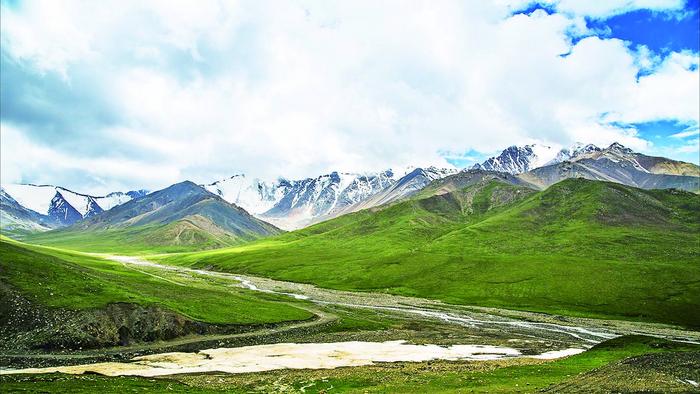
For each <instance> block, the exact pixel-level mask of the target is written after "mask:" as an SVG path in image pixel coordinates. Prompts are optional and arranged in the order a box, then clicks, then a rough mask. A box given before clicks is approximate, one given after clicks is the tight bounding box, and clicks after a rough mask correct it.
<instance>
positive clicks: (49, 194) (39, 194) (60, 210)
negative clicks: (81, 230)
mask: <svg viewBox="0 0 700 394" xmlns="http://www.w3.org/2000/svg"><path fill="white" fill-rule="evenodd" d="M3 189H4V190H5V192H6V193H7V194H8V195H10V196H12V198H13V200H15V201H16V202H17V203H19V204H20V205H21V206H22V207H24V208H27V209H29V210H32V211H34V212H36V213H38V214H40V215H46V216H47V217H49V218H51V220H53V221H54V226H56V225H58V226H67V225H70V224H73V223H75V222H76V221H78V220H80V219H82V218H86V217H90V216H93V215H96V214H99V213H101V212H103V211H106V210H109V209H111V208H113V207H115V206H117V205H120V204H123V203H125V202H127V201H130V200H132V199H133V198H137V197H141V196H143V195H145V194H146V191H145V190H136V191H130V192H127V193H122V192H114V193H109V194H107V195H106V196H90V195H87V194H82V193H76V192H74V191H72V190H69V189H66V188H64V187H61V186H54V185H34V184H7V185H3Z"/></svg>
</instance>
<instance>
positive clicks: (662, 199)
mask: <svg viewBox="0 0 700 394" xmlns="http://www.w3.org/2000/svg"><path fill="white" fill-rule="evenodd" d="M494 177H495V176H494ZM494 177H485V178H483V179H480V180H478V181H477V182H476V183H472V184H470V185H467V186H465V187H463V188H461V189H457V190H454V191H449V190H447V191H446V190H436V191H435V193H436V194H434V195H429V193H427V192H426V193H427V194H428V195H426V194H425V193H424V194H421V196H419V197H417V198H414V199H411V200H407V201H403V202H400V203H397V204H394V205H390V206H383V207H379V208H374V209H370V210H365V211H361V212H358V213H355V214H350V215H346V216H343V217H340V218H337V219H334V220H330V221H328V222H324V223H321V224H318V225H316V226H312V227H309V228H306V229H303V230H300V231H296V232H292V233H289V234H285V235H282V236H280V237H275V238H272V239H269V240H263V241H260V242H256V243H253V244H250V245H244V246H241V247H237V248H231V249H223V250H218V251H211V252H203V253H195V254H190V255H179V256H176V257H171V258H169V259H167V261H168V262H170V263H173V264H190V265H196V266H210V267H215V268H217V269H220V270H228V271H235V272H250V273H255V274H260V275H266V276H271V277H275V278H280V279H285V280H292V281H301V282H310V283H315V284H318V285H321V286H325V287H332V288H341V289H355V290H383V291H388V292H391V293H398V294H405V295H414V296H423V297H431V298H439V299H442V300H445V301H449V302H453V303H460V304H474V305H483V306H495V307H507V308H521V309H527V310H533V311H544V312H552V313H562V314H574V315H585V316H595V317H621V318H631V319H640V320H648V321H659V322H668V323H677V324H683V325H688V326H700V312H698V310H697V308H696V307H697V305H698V304H700V283H698V281H697V278H698V277H700V266H698V264H696V263H695V262H697V261H698V258H700V243H699V238H698V236H699V231H700V225H699V223H700V196H698V195H695V194H693V193H689V192H684V191H677V190H642V189H637V188H633V187H629V186H624V185H620V184H616V183H609V182H598V181H588V180H584V179H569V180H565V181H563V182H560V183H558V184H556V185H554V186H552V187H550V188H548V189H547V190H544V191H541V192H535V191H534V190H532V189H530V188H527V187H525V186H522V185H513V184H511V183H507V182H504V181H503V179H495V178H494ZM448 181H449V179H448V180H447V181H445V182H448Z"/></svg>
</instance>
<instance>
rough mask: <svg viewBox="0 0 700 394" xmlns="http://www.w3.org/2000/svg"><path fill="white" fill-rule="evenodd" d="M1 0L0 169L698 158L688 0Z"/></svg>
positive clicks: (693, 31) (696, 34)
mask: <svg viewBox="0 0 700 394" xmlns="http://www.w3.org/2000/svg"><path fill="white" fill-rule="evenodd" d="M0 1H1V2H0V4H1V20H0V22H1V23H0V43H1V47H0V148H1V151H0V178H1V179H0V181H1V182H2V183H18V182H23V183H42V184H56V185H62V186H65V187H68V188H71V189H73V190H76V191H80V192H84V193H93V194H100V193H106V192H111V191H116V190H131V189H139V188H146V189H150V190H154V189H157V188H161V187H165V186H167V185H169V184H172V183H176V182H179V181H182V180H185V179H189V180H192V181H195V182H200V183H202V182H212V181H215V180H218V179H222V178H225V177H228V176H231V175H233V174H236V173H245V174H247V175H248V176H251V177H261V178H265V179H275V178H277V177H280V176H282V177H287V178H291V179H297V178H304V177H314V176H317V175H320V174H324V173H328V172H331V171H343V172H369V171H380V170H383V169H387V168H394V169H396V168H402V167H404V166H408V165H415V166H424V165H437V166H443V167H444V166H452V165H454V166H457V167H464V166H469V165H471V164H473V163H474V162H476V161H481V160H483V159H485V158H486V157H488V156H491V155H494V154H497V153H498V152H499V151H500V150H502V149H504V148H506V147H507V146H510V145H523V144H529V143H542V144H548V145H551V146H555V147H560V146H561V147H563V146H567V145H570V144H572V143H574V142H584V143H594V144H597V145H600V146H607V145H608V144H610V143H612V142H615V141H617V142H620V143H622V144H623V145H626V146H628V147H630V148H632V149H634V150H636V151H639V152H643V153H646V154H653V155H661V156H666V157H670V158H674V159H678V160H684V161H691V162H696V163H697V162H698V161H700V159H699V158H698V156H699V153H698V146H699V145H700V142H699V138H700V137H699V131H698V124H699V122H700V113H699V111H700V79H699V72H700V71H699V70H698V63H699V61H700V54H699V50H700V49H699V45H700V43H699V40H700V30H699V29H700V27H699V26H700V22H699V19H698V14H699V8H700V6H699V5H698V0H689V1H684V0H609V1H589V0H542V1H534V2H533V1H528V0H493V1H461V0H460V1H449V0H444V1H439V2H435V1H408V0H396V1H394V0H382V1H364V0H356V1H329V0H319V1H306V0H286V1H273V0H254V1H215V0H209V1H173V0H162V1H157V0H154V1H147V2H143V1H130V0H123V1H99V2H97V1H64V0H50V1H18V0H11V1H7V0H0Z"/></svg>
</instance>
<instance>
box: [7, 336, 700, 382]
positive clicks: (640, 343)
mask: <svg viewBox="0 0 700 394" xmlns="http://www.w3.org/2000/svg"><path fill="white" fill-rule="evenodd" d="M698 350H700V347H698V346H697V345H686V344H681V343H677V342H670V341H666V340H663V339H657V338H649V337H643V336H626V337H621V338H616V339H613V340H610V341H607V342H604V343H602V344H599V345H597V346H595V347H593V348H592V349H590V350H588V351H586V352H584V353H581V354H579V355H576V356H572V357H568V358H565V359H561V360H556V361H552V362H537V361H533V360H522V359H521V360H509V361H498V362H488V363H465V362H448V361H433V362H424V363H388V364H378V365H374V366H368V367H353V368H339V369H335V370H282V371H271V372H266V373H256V374H241V375H225V374H208V375H194V376H180V377H175V378H165V379H152V378H150V379H149V378H134V377H117V378H110V377H103V376H91V375H83V376H67V375H59V374H51V375H34V376H22V375H16V376H0V388H2V389H3V391H4V392H15V391H26V392H47V391H48V392H76V393H81V392H94V391H100V392H125V391H152V392H160V391H168V392H170V391H173V392H182V391H188V392H202V393H204V392H270V391H273V390H279V389H280V388H281V387H287V388H294V389H296V390H299V389H300V388H301V387H304V388H305V392H307V393H320V392H327V391H330V392H363V393H365V392H366V393H374V392H401V393H426V392H430V393H440V392H489V393H511V392H516V391H519V392H537V391H540V390H542V389H544V388H546V387H549V386H551V385H556V384H559V383H562V382H568V381H576V379H577V377H578V375H579V374H582V373H585V372H589V371H592V370H594V369H597V368H598V369H601V370H602V371H604V370H605V368H606V367H607V366H609V365H611V364H612V363H615V362H617V361H619V360H623V359H626V358H629V357H634V356H639V355H649V354H663V353H668V354H670V353H679V352H686V351H698ZM649 376H652V375H649ZM641 378H642V379H644V376H642V377H641ZM173 379H177V380H173ZM605 383H606V382H599V383H598V384H599V385H601V384H605ZM615 383H616V386H617V387H619V384H620V383H623V384H624V382H615ZM635 383H638V382H635ZM648 384H649V387H652V388H653V387H654V384H655V382H653V381H649V382H648ZM688 387H689V386H688ZM598 388H599V389H605V386H599V387H598Z"/></svg>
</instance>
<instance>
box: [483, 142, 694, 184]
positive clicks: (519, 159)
mask: <svg viewBox="0 0 700 394" xmlns="http://www.w3.org/2000/svg"><path fill="white" fill-rule="evenodd" d="M601 158H604V159H609V160H612V161H614V162H616V163H627V164H628V165H632V166H634V167H635V168H637V169H638V170H640V171H643V172H647V173H651V174H665V175H681V176H700V167H698V166H697V165H695V164H692V163H686V162H681V161H677V160H672V159H667V158H664V157H656V156H647V155H644V154H641V153H637V152H634V151H633V150H632V149H629V148H627V147H625V146H623V145H622V144H620V143H617V142H614V143H612V144H610V146H608V147H607V148H600V147H597V146H595V145H593V144H583V143H580V142H577V143H575V144H573V145H571V146H570V147H568V148H563V149H560V150H559V151H557V150H555V149H554V148H552V147H550V146H546V145H540V144H531V145H525V146H522V147H518V146H515V145H513V146H510V147H508V148H506V149H504V150H503V151H502V152H501V154H499V155H498V156H494V157H491V158H489V159H487V160H486V161H484V162H483V163H477V164H475V165H473V166H472V167H471V169H477V170H488V171H499V172H507V173H510V174H522V173H526V172H528V171H532V170H536V169H538V168H542V167H545V166H549V165H555V164H559V163H563V162H567V161H569V162H576V161H580V160H584V159H595V160H598V159H601Z"/></svg>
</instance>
